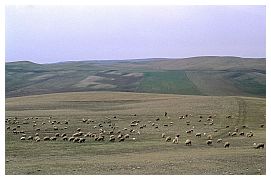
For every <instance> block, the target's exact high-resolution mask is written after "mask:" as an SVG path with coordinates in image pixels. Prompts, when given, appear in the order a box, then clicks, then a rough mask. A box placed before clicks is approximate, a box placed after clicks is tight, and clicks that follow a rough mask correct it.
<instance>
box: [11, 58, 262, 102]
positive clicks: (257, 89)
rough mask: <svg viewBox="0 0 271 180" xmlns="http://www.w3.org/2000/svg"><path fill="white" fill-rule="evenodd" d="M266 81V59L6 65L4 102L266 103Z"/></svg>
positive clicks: (157, 59) (199, 59)
mask: <svg viewBox="0 0 271 180" xmlns="http://www.w3.org/2000/svg"><path fill="white" fill-rule="evenodd" d="M265 81H266V61H265V59H263V58H239V57H216V56H213V57H212V56H210V57H194V58H184V59H159V58H156V59H141V60H140V59H135V60H125V61H124V60H123V61H74V62H72V61H71V62H62V63H54V64H35V63H32V62H29V61H20V62H10V63H6V97H14V96H25V95H33V94H44V93H54V92H74V91H127V92H150V93H169V94H184V95H222V96H225V95H236V96H238V95H242V96H258V97H265V93H266V90H265V86H266V82H265Z"/></svg>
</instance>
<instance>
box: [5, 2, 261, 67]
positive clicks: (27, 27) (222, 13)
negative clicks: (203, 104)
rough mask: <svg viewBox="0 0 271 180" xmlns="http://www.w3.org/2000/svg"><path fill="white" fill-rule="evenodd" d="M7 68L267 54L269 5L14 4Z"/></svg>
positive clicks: (8, 19) (9, 18)
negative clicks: (10, 64)
mask: <svg viewBox="0 0 271 180" xmlns="http://www.w3.org/2000/svg"><path fill="white" fill-rule="evenodd" d="M5 11H6V12H5V13H6V17H5V56H6V58H5V59H6V62H9V61H19V60H29V61H33V62H36V63H53V62H60V61H70V60H123V59H140V58H184V57H194V56H239V57H265V56H266V50H265V49H266V48H265V46H266V25H265V22H266V19H265V18H266V17H265V6H245V5H243V6H207V5H205V6H63V5H62V6H26V5H24V6H22V5H21V6H18V5H17V6H15V5H13V6H6V9H5Z"/></svg>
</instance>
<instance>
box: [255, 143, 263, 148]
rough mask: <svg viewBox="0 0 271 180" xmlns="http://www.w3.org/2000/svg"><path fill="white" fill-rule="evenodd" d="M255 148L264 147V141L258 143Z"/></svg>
mask: <svg viewBox="0 0 271 180" xmlns="http://www.w3.org/2000/svg"><path fill="white" fill-rule="evenodd" d="M254 148H255V149H260V148H262V149H263V148H264V143H259V144H257V146H255V147H254Z"/></svg>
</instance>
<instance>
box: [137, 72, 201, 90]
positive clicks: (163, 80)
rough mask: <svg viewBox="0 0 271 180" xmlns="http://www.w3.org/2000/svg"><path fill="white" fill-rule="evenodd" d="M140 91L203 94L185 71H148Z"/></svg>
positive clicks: (141, 83)
mask: <svg viewBox="0 0 271 180" xmlns="http://www.w3.org/2000/svg"><path fill="white" fill-rule="evenodd" d="M139 91H142V92H154V93H169V94H194V95H197V94H201V93H200V92H199V91H198V89H197V88H196V86H195V85H194V84H193V83H192V82H191V81H190V80H189V79H188V78H187V76H186V73H185V72H184V71H177V70H172V71H163V72H147V73H144V78H143V80H142V81H141V82H140V85H139Z"/></svg>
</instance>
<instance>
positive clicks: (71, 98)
mask: <svg viewBox="0 0 271 180" xmlns="http://www.w3.org/2000/svg"><path fill="white" fill-rule="evenodd" d="M265 106H266V99H265V98H253V97H242V96H185V95H170V94H168V95H165V94H154V93H152V94H148V93H124V92H122V93H121V92H80V93H56V94H44V95H35V96H25V97H14V98H6V118H9V119H10V121H7V122H6V128H7V127H8V126H10V127H11V129H12V128H14V127H17V125H20V128H17V131H24V133H25V134H26V136H29V135H31V136H35V133H37V131H35V129H36V128H40V131H38V133H39V136H40V137H41V139H43V137H45V136H50V137H51V136H54V135H55V133H60V134H61V133H66V134H67V135H68V136H69V137H70V136H72V134H73V133H75V132H76V129H77V128H81V131H82V132H84V133H87V132H92V133H98V132H99V129H100V128H99V126H98V125H99V124H101V125H102V126H103V127H101V128H102V129H103V130H105V134H106V135H105V141H101V142H98V141H94V139H93V138H90V137H86V142H85V143H73V142H67V141H63V140H62V139H61V138H58V139H57V140H56V141H43V140H41V141H40V142H35V141H31V140H25V141H22V140H20V138H21V136H22V133H19V134H13V132H12V130H7V129H6V131H5V136H6V142H5V143H6V147H5V148H6V153H5V156H6V163H5V170H6V174H266V162H265V161H266V150H265V148H264V149H254V148H253V143H265V142H266V130H265V127H264V128H260V124H265V113H266V112H265ZM165 111H166V112H167V113H168V116H167V117H165V116H164V112H165ZM134 114H136V116H134ZM186 114H188V115H189V114H192V116H188V117H186V118H185V119H179V117H180V116H182V115H186ZM200 115H201V116H203V118H202V120H201V122H199V119H200V118H199V116H200ZM209 115H212V119H213V123H214V124H213V125H209V121H208V120H207V118H208V116H209ZM228 115H231V116H232V118H226V116H228ZM15 116H16V117H17V120H14V117H15ZM49 116H52V119H50V120H49ZM114 116H116V118H114ZM27 117H33V118H34V119H31V118H30V119H29V120H25V118H27ZM36 117H38V119H36ZM157 117H159V118H160V120H159V121H156V119H157ZM83 118H85V119H91V120H92V122H89V123H84V122H82V119H83ZM109 119H110V120H109ZM53 120H55V121H56V122H59V124H54V125H55V126H57V127H58V130H54V128H53V126H54V125H52V124H51V122H52V121H53ZM65 120H66V121H68V122H69V124H64V121H65ZM134 120H139V121H140V123H139V125H138V126H135V127H131V126H130V123H131V121H134ZM15 121H18V123H17V124H13V123H14V122H15ZM33 121H35V122H33ZM49 121H50V122H49ZM187 121H190V124H189V125H187ZM25 122H27V123H28V124H24V123H25ZM42 122H44V123H45V124H42ZM170 122H172V125H170ZM152 123H154V124H155V125H154V126H152ZM33 124H36V126H35V127H33ZM110 124H111V125H112V124H115V127H116V126H118V128H117V127H116V129H115V130H114V134H117V131H118V130H121V133H122V134H127V133H128V134H130V138H129V139H126V140H125V141H124V142H118V141H117V142H109V141H108V139H109V135H108V134H107V133H108V132H109V131H110V130H112V128H111V127H110V126H109V125H110ZM144 124H145V125H146V127H144V128H143V129H140V126H141V125H144ZM166 124H167V125H168V126H164V125H166ZM244 125H245V126H246V128H243V127H242V126H244ZM94 126H98V128H94ZM156 126H157V127H158V128H155V127H156ZM226 126H229V127H228V128H226ZM65 127H66V129H65ZM193 127H194V128H193ZM236 127H238V128H239V132H240V131H243V132H244V133H248V132H250V131H252V132H253V133H254V136H253V137H251V138H247V137H246V136H240V135H239V134H237V136H234V137H232V136H228V132H233V131H234V129H235V128H236ZM124 128H127V130H124ZM191 128H193V129H194V131H193V133H192V134H187V133H186V130H189V129H191ZM130 129H134V130H135V132H130ZM138 131H139V132H140V134H138ZM215 131H216V132H215ZM162 133H166V135H167V136H171V137H172V138H173V137H174V136H175V135H176V134H180V139H179V144H172V142H165V139H162V138H161V134H162ZM196 133H202V137H201V138H198V137H195V134H196ZM203 133H206V135H209V134H211V135H212V136H213V145H211V146H208V145H207V144H206V140H207V137H206V136H204V135H203ZM132 138H135V139H136V140H132ZM188 138H189V139H191V140H192V146H185V144H184V142H185V140H186V139H188ZM218 138H222V139H223V143H222V144H219V143H216V140H217V139H218ZM226 141H228V142H230V148H227V149H226V148H224V147H223V144H224V142H226Z"/></svg>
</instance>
